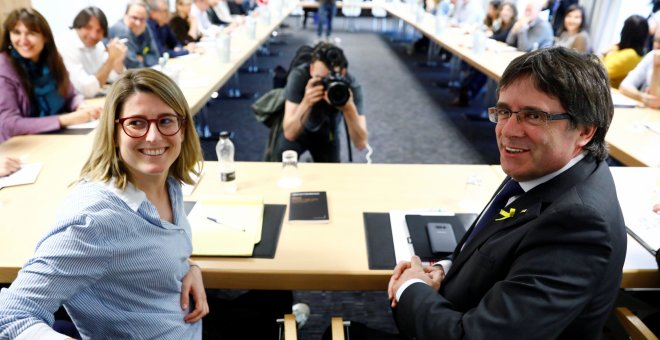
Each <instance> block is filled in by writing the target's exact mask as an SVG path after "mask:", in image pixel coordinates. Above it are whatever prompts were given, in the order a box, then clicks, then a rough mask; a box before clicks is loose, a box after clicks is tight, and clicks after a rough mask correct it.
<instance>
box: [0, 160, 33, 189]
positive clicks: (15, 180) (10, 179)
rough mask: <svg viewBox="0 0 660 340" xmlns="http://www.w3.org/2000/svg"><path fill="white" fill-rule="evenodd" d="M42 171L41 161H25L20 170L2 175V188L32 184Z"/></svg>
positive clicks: (0, 178) (0, 180)
mask: <svg viewBox="0 0 660 340" xmlns="http://www.w3.org/2000/svg"><path fill="white" fill-rule="evenodd" d="M40 171H41V163H23V164H21V168H20V170H18V171H16V172H14V173H13V174H11V175H9V176H5V177H0V188H4V187H11V186H14V185H22V184H32V183H34V182H36V181H37V177H39V172H40Z"/></svg>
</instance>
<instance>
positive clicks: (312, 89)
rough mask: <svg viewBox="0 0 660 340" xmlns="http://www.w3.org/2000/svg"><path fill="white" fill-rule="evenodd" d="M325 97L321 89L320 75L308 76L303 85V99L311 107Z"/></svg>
mask: <svg viewBox="0 0 660 340" xmlns="http://www.w3.org/2000/svg"><path fill="white" fill-rule="evenodd" d="M325 97H326V94H325V90H324V89H323V83H321V77H312V78H309V81H307V85H306V86H305V96H304V97H303V101H304V102H306V104H307V105H308V106H309V107H312V106H314V104H316V103H318V102H319V100H321V99H323V98H325ZM326 101H327V98H326Z"/></svg>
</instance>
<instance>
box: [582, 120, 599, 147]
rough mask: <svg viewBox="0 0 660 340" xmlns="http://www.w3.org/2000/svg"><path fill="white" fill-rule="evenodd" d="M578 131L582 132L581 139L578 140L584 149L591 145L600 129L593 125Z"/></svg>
mask: <svg viewBox="0 0 660 340" xmlns="http://www.w3.org/2000/svg"><path fill="white" fill-rule="evenodd" d="M578 129H579V130H580V139H579V140H578V145H579V146H580V147H584V146H585V145H587V144H589V142H590V141H591V139H592V138H594V135H595V134H596V130H597V129H598V128H597V127H595V126H593V125H589V126H581V127H578Z"/></svg>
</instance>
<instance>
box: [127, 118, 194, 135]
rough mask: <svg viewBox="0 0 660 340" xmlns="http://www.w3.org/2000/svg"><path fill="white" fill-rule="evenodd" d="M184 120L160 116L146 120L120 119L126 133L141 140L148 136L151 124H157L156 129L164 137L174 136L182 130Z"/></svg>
mask: <svg viewBox="0 0 660 340" xmlns="http://www.w3.org/2000/svg"><path fill="white" fill-rule="evenodd" d="M182 121H183V118H181V117H179V116H175V115H165V116H160V117H158V118H156V119H146V118H143V117H127V118H122V119H118V120H117V122H118V123H121V126H122V128H123V129H124V132H126V134H127V135H129V136H130V137H134V138H139V137H142V136H144V135H146V134H147V132H148V131H149V127H150V126H151V122H156V128H157V129H158V131H159V132H160V133H161V134H162V135H164V136H173V135H175V134H176V133H177V132H179V130H180V129H181V125H182Z"/></svg>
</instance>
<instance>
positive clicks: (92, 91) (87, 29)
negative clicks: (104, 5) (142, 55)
mask: <svg viewBox="0 0 660 340" xmlns="http://www.w3.org/2000/svg"><path fill="white" fill-rule="evenodd" d="M107 35H108V20H107V19H106V18H105V14H104V13H103V11H101V9H99V8H97V7H87V8H85V9H83V10H82V11H80V13H78V15H76V17H75V18H74V19H73V25H72V26H71V30H70V31H69V32H68V33H66V34H64V35H62V36H60V37H58V39H57V46H59V51H60V54H61V55H62V59H63V60H64V65H66V69H67V70H68V71H69V77H70V79H71V82H72V83H73V86H74V87H75V88H76V90H77V91H78V92H80V93H82V94H83V96H85V98H92V97H94V96H96V95H97V94H99V92H101V88H102V87H103V85H105V84H106V83H110V82H112V81H114V80H115V79H117V77H119V74H121V73H122V72H124V57H125V56H126V45H124V44H123V43H121V42H120V41H119V39H117V38H114V39H112V40H110V41H109V42H108V46H107V48H106V46H105V45H104V44H103V42H102V41H101V40H103V38H104V37H106V36H107Z"/></svg>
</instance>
